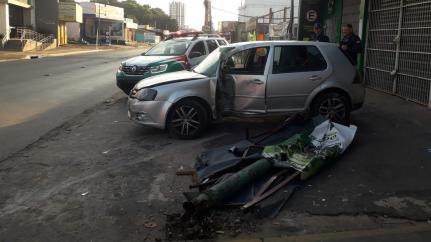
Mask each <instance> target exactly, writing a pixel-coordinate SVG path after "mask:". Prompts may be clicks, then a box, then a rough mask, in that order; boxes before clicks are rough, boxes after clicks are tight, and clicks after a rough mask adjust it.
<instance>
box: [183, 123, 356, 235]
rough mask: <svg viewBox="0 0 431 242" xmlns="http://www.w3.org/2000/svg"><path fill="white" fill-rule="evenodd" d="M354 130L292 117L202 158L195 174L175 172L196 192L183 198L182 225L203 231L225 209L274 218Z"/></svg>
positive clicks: (338, 151) (339, 151)
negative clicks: (205, 223) (188, 178)
mask: <svg viewBox="0 0 431 242" xmlns="http://www.w3.org/2000/svg"><path fill="white" fill-rule="evenodd" d="M356 130H357V127H356V126H354V125H351V126H344V125H341V124H337V123H332V122H331V121H329V120H326V119H324V118H322V117H318V118H314V119H312V120H308V121H304V120H303V118H302V117H301V116H299V115H295V116H292V117H290V118H289V119H287V120H286V121H285V122H284V123H283V124H282V125H280V126H279V127H276V128H275V129H274V130H272V131H270V132H269V133H265V134H261V135H258V136H254V137H251V138H250V137H248V138H247V139H246V140H243V141H240V142H238V143H236V144H234V145H227V146H223V147H219V148H215V149H211V150H208V151H206V152H204V153H202V154H201V155H200V156H198V159H197V163H196V164H195V168H196V170H194V171H184V170H181V171H178V172H177V175H190V176H192V180H193V184H192V185H191V186H190V188H191V189H198V191H190V192H185V193H184V196H185V197H186V199H187V201H186V202H184V203H183V208H184V209H185V211H186V212H185V214H184V215H183V216H182V218H181V219H180V221H181V223H183V225H184V223H185V221H186V220H189V221H188V222H190V221H195V222H194V223H191V224H190V226H192V227H196V226H197V228H195V229H197V230H202V228H201V227H202V219H206V217H205V216H206V215H209V214H213V213H212V210H214V208H220V207H226V206H236V207H238V206H240V208H241V210H242V211H247V210H251V209H253V211H254V212H255V213H254V214H255V215H257V216H259V217H275V216H277V214H278V213H279V211H280V210H281V209H282V208H283V207H284V205H285V204H286V203H287V201H288V199H289V198H290V197H291V195H292V194H293V193H294V191H295V190H296V189H297V188H298V187H299V185H300V184H301V182H302V181H304V180H307V179H309V178H310V177H311V176H314V175H316V174H317V173H318V172H319V171H320V170H321V169H322V167H324V166H325V165H327V164H329V163H331V162H333V161H334V160H336V158H338V157H339V156H340V155H341V154H342V153H343V152H344V151H345V150H346V149H347V147H348V146H349V145H350V144H351V142H352V141H353V138H354V136H355V133H356ZM247 134H249V132H247ZM256 140H257V141H256ZM321 201H322V202H326V199H325V198H322V199H321ZM210 216H213V215H210ZM198 218H199V219H198ZM198 221H201V222H198ZM214 227H217V226H214ZM199 228H200V229H199ZM235 230H236V228H235ZM223 231H225V229H224V230H223ZM213 233H215V234H217V233H216V232H215V231H213ZM197 237H199V236H197ZM197 237H193V236H191V237H190V234H189V236H186V237H185V238H188V239H190V238H197Z"/></svg>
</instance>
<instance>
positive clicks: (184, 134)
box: [167, 100, 209, 139]
mask: <svg viewBox="0 0 431 242" xmlns="http://www.w3.org/2000/svg"><path fill="white" fill-rule="evenodd" d="M208 123H209V118H208V112H207V110H206V109H205V107H204V106H203V105H202V104H201V103H199V102H198V101H195V100H184V101H180V102H178V103H176V104H175V105H174V106H173V107H172V108H171V109H170V111H169V113H168V117H167V129H168V132H169V134H170V135H172V136H174V137H176V138H180V139H194V138H197V137H199V136H200V135H201V134H202V133H203V131H205V129H206V128H207V127H208Z"/></svg>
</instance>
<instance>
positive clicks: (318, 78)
mask: <svg viewBox="0 0 431 242" xmlns="http://www.w3.org/2000/svg"><path fill="white" fill-rule="evenodd" d="M310 80H312V81H318V80H322V78H321V77H320V76H311V77H310Z"/></svg>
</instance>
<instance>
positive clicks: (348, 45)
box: [340, 24, 362, 65]
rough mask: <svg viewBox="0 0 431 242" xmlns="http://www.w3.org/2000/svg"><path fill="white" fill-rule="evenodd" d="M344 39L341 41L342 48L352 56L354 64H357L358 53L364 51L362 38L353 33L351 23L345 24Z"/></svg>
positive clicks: (348, 55)
mask: <svg viewBox="0 0 431 242" xmlns="http://www.w3.org/2000/svg"><path fill="white" fill-rule="evenodd" d="M342 31H343V35H344V37H343V39H342V40H341V42H340V48H341V50H342V51H343V52H344V53H345V54H346V55H347V57H349V58H350V60H351V61H352V64H353V65H356V64H357V59H358V54H359V53H361V51H362V44H361V39H360V38H359V36H357V35H356V34H354V33H353V27H352V25H351V24H346V25H344V26H343V29H342Z"/></svg>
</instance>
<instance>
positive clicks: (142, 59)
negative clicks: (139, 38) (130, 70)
mask: <svg viewBox="0 0 431 242" xmlns="http://www.w3.org/2000/svg"><path fill="white" fill-rule="evenodd" d="M173 58H175V56H151V55H142V56H136V57H133V58H131V59H128V60H126V61H124V62H123V65H126V66H146V65H148V64H151V63H156V62H160V61H164V60H168V59H173Z"/></svg>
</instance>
